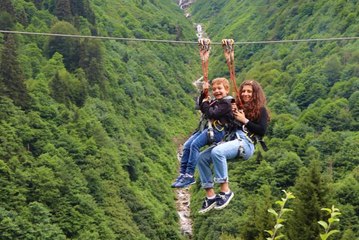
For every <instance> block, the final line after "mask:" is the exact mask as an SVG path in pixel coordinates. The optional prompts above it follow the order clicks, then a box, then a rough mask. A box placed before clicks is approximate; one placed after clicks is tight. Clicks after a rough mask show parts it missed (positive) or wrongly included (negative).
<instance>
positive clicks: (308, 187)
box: [285, 160, 329, 240]
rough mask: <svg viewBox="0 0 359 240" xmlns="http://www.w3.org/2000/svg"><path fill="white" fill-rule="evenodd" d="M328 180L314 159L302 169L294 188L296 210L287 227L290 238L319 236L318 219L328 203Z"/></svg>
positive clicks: (312, 239)
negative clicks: (323, 207)
mask: <svg viewBox="0 0 359 240" xmlns="http://www.w3.org/2000/svg"><path fill="white" fill-rule="evenodd" d="M327 181H328V180H326V179H325V176H324V175H322V174H321V168H320V164H319V162H318V161H317V160H313V161H312V162H311V163H310V165H309V167H308V168H305V167H303V168H302V169H300V172H299V176H298V178H297V180H296V183H295V186H294V188H293V193H294V195H295V196H296V199H295V200H293V207H292V209H293V210H294V212H293V213H292V214H291V216H290V217H289V219H288V227H287V228H285V231H286V232H287V234H285V235H287V236H288V237H289V239H293V240H294V239H306V240H316V239H317V236H319V225H318V223H317V222H318V221H319V220H320V219H321V210H320V209H321V207H322V206H327V205H328V200H327V198H328V194H329V189H328V182H327Z"/></svg>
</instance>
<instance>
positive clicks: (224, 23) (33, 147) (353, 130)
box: [0, 0, 359, 240]
mask: <svg viewBox="0 0 359 240" xmlns="http://www.w3.org/2000/svg"><path fill="white" fill-rule="evenodd" d="M177 2H178V1H174V0H131V1H130V0H76V1H75V0H2V1H1V2H0V26H1V27H0V30H11V31H18V32H28V33H39V34H36V35H30V34H14V33H0V54H1V55H0V132H1V134H0V239H4V240H7V239H9V240H10V239H11V240H12V239H51V240H53V239H81V240H82V239H91V240H93V239H101V240H102V239H106V240H107V239H121V240H123V239H128V240H133V239H141V240H142V239H151V240H152V239H159V240H162V239H184V238H185V237H184V236H182V235H181V233H180V227H179V219H178V214H177V212H176V208H175V193H174V191H173V190H172V189H171V188H170V184H171V181H172V180H173V179H174V177H175V176H176V174H177V167H178V161H177V159H176V153H177V147H178V146H179V144H180V143H183V141H184V140H185V139H186V138H187V137H188V136H189V135H190V133H191V132H192V131H193V130H194V129H195V128H196V126H197V121H198V113H197V112H196V111H195V110H194V108H193V105H194V101H193V97H194V96H195V95H196V90H195V89H194V87H193V86H192V81H193V80H195V79H198V78H199V77H200V76H201V65H200V59H199V56H198V47H197V45H196V44H183V43H174V42H166V41H178V42H181V41H186V42H188V41H189V42H194V43H195V42H196V40H197V39H196V35H195V28H194V25H193V23H201V24H202V26H203V27H204V29H205V31H206V33H207V35H208V36H209V37H210V38H211V40H212V42H214V43H216V42H217V43H218V42H220V41H221V39H223V38H233V39H234V40H235V41H236V43H240V42H242V44H238V45H236V46H235V60H236V62H235V65H236V76H237V82H238V83H240V82H241V81H242V80H244V79H249V78H254V79H256V80H258V81H259V82H261V84H262V85H263V87H264V89H265V92H266V95H267V97H268V107H269V109H270V111H271V119H272V120H271V123H270V126H269V130H268V133H267V136H266V138H265V141H266V143H267V145H268V147H269V151H267V152H264V151H263V150H262V149H261V148H260V147H259V146H257V147H256V154H255V155H254V156H253V157H252V158H251V159H249V160H248V161H233V162H231V163H230V164H229V169H230V181H231V188H232V190H233V191H234V192H235V197H234V199H233V200H232V202H231V203H230V205H229V206H228V207H227V208H226V209H224V210H223V211H220V212H219V211H214V212H209V213H208V214H207V215H205V216H202V215H198V214H197V211H198V210H199V208H200V206H201V203H202V199H203V197H204V192H203V190H202V189H200V184H199V179H198V181H197V184H195V185H193V186H192V187H191V189H190V191H191V194H192V196H191V204H190V207H191V210H192V212H191V217H192V218H193V223H194V225H193V234H194V235H193V237H192V238H193V239H199V240H202V239H227V240H229V239H243V240H252V239H256V240H264V239H266V238H267V237H268V234H267V233H266V232H265V230H269V229H271V228H272V227H273V226H274V218H273V217H272V215H271V214H269V213H268V212H267V210H268V208H270V207H273V208H275V209H276V210H277V209H278V205H275V201H276V200H278V199H280V198H281V197H283V192H282V191H281V190H287V191H291V192H293V194H294V195H295V196H296V198H295V199H292V200H290V202H289V205H288V206H287V207H288V208H290V209H292V210H293V211H292V212H289V213H287V214H286V221H285V223H284V227H283V228H281V230H280V232H281V233H283V234H284V235H285V237H284V238H283V239H290V240H298V239H303V240H311V239H313V240H316V239H318V236H319V233H320V232H321V233H322V232H323V229H321V228H320V225H319V224H318V223H317V222H318V221H319V220H325V221H326V220H327V219H328V215H327V214H325V212H323V211H321V208H331V206H332V205H334V206H335V207H337V208H339V209H340V212H341V215H340V216H339V218H340V222H335V223H334V224H333V226H332V228H333V229H337V230H339V231H340V232H339V233H335V235H333V237H335V239H338V240H353V239H357V238H359V235H358V233H359V202H358V199H359V172H358V171H359V168H358V166H359V158H358V156H359V154H358V153H359V152H358V149H359V132H358V130H359V64H358V63H359V41H358V40H345V41H303V42H296V43H275V44H273V43H265V44H264V43H262V44H258V43H244V42H254V41H266V40H267V41H273V40H276V41H280V40H295V39H322V38H323V39H328V38H333V37H353V36H354V37H358V32H359V16H358V15H359V3H358V2H357V1H355V0H339V1H338V0H336V1H334V0H318V1H310V0H305V1H294V0H226V1H225V0H196V1H193V2H194V3H193V5H191V6H190V7H189V8H187V9H186V13H190V15H191V17H190V18H186V17H185V15H184V12H183V11H182V10H181V9H180V8H179V7H178V6H177V5H176V4H177ZM41 33H52V34H65V35H66V36H54V35H52V36H48V35H43V34H41ZM67 35H82V36H87V37H76V38H75V37H69V36H67ZM97 37H98V38H97ZM101 37H104V38H101ZM106 37H113V38H112V40H110V39H109V38H106ZM146 39H147V40H148V39H150V40H163V42H156V41H153V42H152V41H145V40H146ZM209 69H210V73H209V79H213V78H214V77H219V76H225V77H229V74H228V69H227V66H226V64H225V62H224V57H223V54H222V49H221V47H220V45H215V44H213V45H212V50H211V54H210V67H209ZM196 177H197V178H198V176H197V175H196Z"/></svg>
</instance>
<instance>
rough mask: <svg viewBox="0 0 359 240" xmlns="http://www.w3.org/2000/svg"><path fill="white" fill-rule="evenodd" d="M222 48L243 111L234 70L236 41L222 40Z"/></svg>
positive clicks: (237, 99)
mask: <svg viewBox="0 0 359 240" xmlns="http://www.w3.org/2000/svg"><path fill="white" fill-rule="evenodd" d="M222 47H223V51H224V56H225V58H226V62H227V65H228V69H229V76H230V79H231V82H232V86H233V89H234V91H235V99H236V103H237V106H238V107H239V109H243V104H242V101H241V97H240V93H239V89H238V87H237V83H236V75H235V68H234V40H233V39H222Z"/></svg>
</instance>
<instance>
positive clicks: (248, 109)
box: [239, 80, 269, 121]
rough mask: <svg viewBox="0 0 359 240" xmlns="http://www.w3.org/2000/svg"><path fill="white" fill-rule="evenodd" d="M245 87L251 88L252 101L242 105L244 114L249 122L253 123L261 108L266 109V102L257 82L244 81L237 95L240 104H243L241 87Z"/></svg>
mask: <svg viewBox="0 0 359 240" xmlns="http://www.w3.org/2000/svg"><path fill="white" fill-rule="evenodd" d="M246 85H249V86H252V89H253V92H252V101H250V102H249V103H246V104H244V114H245V115H246V117H247V118H248V119H249V120H251V121H255V120H257V119H258V118H259V117H260V116H259V115H260V111H261V108H262V107H264V108H265V107H266V104H267V100H266V96H265V94H264V91H263V89H262V86H261V85H260V84H259V83H258V82H257V81H255V80H245V81H243V82H242V83H241V85H240V86H239V94H240V98H241V100H242V102H243V99H242V91H243V87H244V86H246ZM267 112H268V110H267ZM268 121H269V116H268Z"/></svg>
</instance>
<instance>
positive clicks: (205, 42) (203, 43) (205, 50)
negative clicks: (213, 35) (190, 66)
mask: <svg viewBox="0 0 359 240" xmlns="http://www.w3.org/2000/svg"><path fill="white" fill-rule="evenodd" d="M210 44H211V40H209V39H208V38H201V39H198V46H199V54H200V56H201V61H202V72H203V81H204V82H208V59H209V52H210V50H211V46H210ZM204 95H205V97H208V88H207V89H204Z"/></svg>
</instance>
